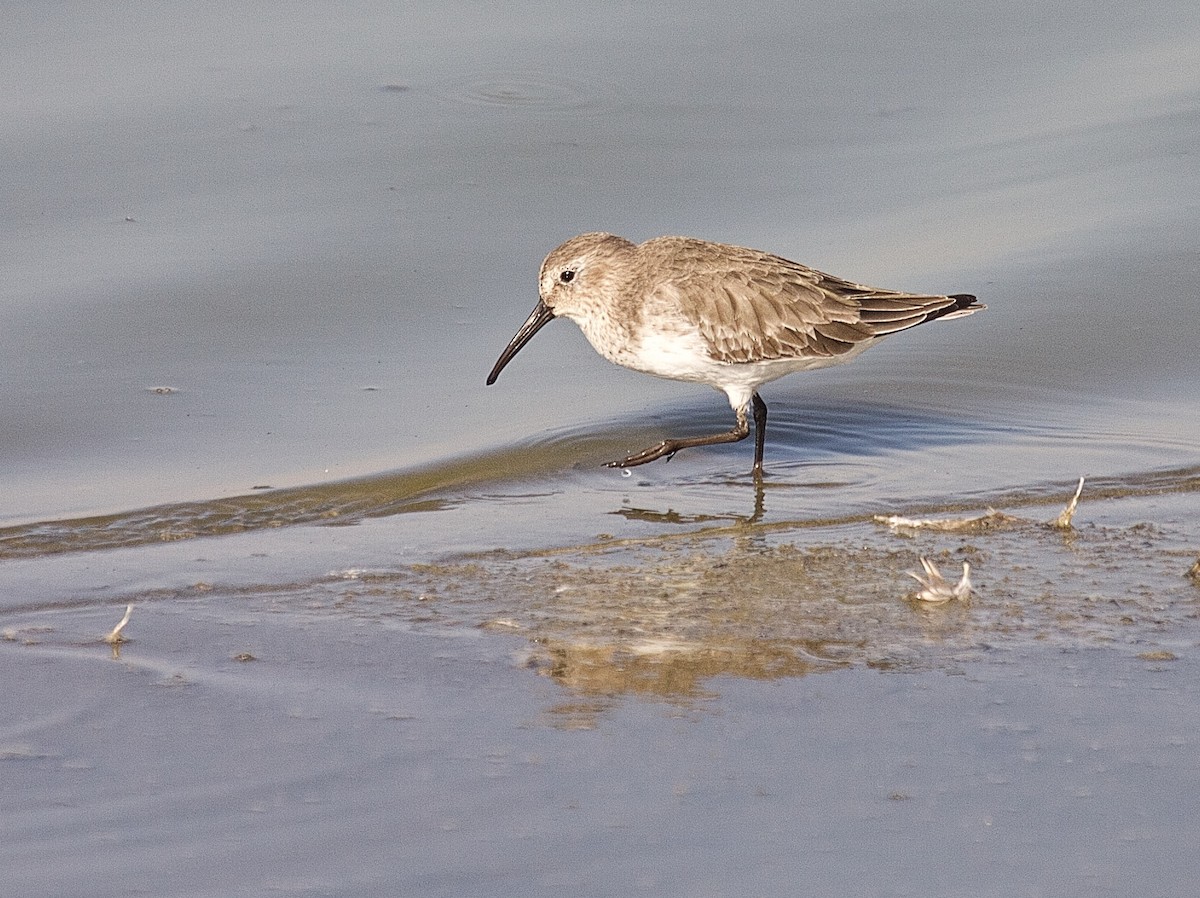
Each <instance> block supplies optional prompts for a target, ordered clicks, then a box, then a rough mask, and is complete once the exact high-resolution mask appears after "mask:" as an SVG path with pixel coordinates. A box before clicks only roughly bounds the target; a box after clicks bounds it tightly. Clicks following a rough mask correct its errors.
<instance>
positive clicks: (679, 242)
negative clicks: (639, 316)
mask: <svg viewBox="0 0 1200 898" xmlns="http://www.w3.org/2000/svg"><path fill="white" fill-rule="evenodd" d="M652 242H653V243H657V242H658V241H652ZM659 249H660V250H661V251H663V252H667V251H669V252H670V254H671V256H672V264H671V265H670V266H669V268H663V267H659V268H658V269H657V270H658V272H659V273H660V274H661V272H662V271H664V270H670V271H672V272H673V276H672V277H670V278H669V280H668V282H666V283H662V284H661V285H660V287H661V289H663V290H667V291H670V292H671V293H672V294H674V296H675V297H676V300H677V302H678V304H679V307H680V310H681V311H682V312H683V313H684V314H685V315H686V316H687V318H688V319H689V320H691V321H692V323H694V324H695V325H696V326H697V327H698V328H699V330H700V334H701V336H702V337H703V338H704V340H705V341H706V342H707V343H708V345H709V347H710V351H711V353H712V356H713V358H715V359H718V360H719V361H723V362H757V361H768V360H772V359H786V358H799V357H805V358H822V357H826V358H827V357H832V356H836V355H841V354H842V353H845V352H849V351H850V350H851V349H853V348H854V347H855V346H856V345H858V344H860V343H862V342H863V341H865V340H870V339H873V338H875V337H880V336H884V335H886V334H891V333H895V332H896V331H900V330H904V329H906V328H909V327H913V326H915V325H918V324H921V323H922V322H924V321H927V320H929V319H930V318H931V317H937V316H938V313H939V312H943V310H947V311H948V310H952V309H953V308H954V307H956V306H957V305H958V303H957V302H956V300H955V299H954V298H952V297H947V296H923V295H914V294H907V293H897V292H893V291H888V290H877V289H875V288H873V287H866V286H863V285H862V284H855V283H852V282H850V281H844V280H842V279H840V278H836V277H832V276H831V275H827V274H824V273H822V272H820V271H815V270H814V269H811V268H808V267H806V266H804V265H800V264H799V263H796V262H791V261H789V260H787V259H783V258H781V257H779V256H772V255H768V254H766V253H760V252H757V251H755V250H751V249H743V248H741V247H734V246H724V245H719V244H711V243H705V242H702V241H687V240H683V239H680V238H670V244H669V245H668V244H667V242H666V241H665V240H664V241H663V246H661V247H660V248H659Z"/></svg>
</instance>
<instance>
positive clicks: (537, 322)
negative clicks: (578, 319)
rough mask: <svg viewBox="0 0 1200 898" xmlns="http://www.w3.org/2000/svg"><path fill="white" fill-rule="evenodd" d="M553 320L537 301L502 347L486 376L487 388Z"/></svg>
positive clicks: (552, 315)
mask: <svg viewBox="0 0 1200 898" xmlns="http://www.w3.org/2000/svg"><path fill="white" fill-rule="evenodd" d="M553 318H554V313H553V312H551V311H550V309H548V308H547V307H546V304H545V303H544V302H542V301H541V300H540V299H539V300H538V304H537V305H536V306H534V307H533V311H532V312H530V313H529V317H528V318H526V319H525V323H524V324H522V325H521V329H520V330H519V331H517V333H516V335H515V336H514V337H513V338H512V339H511V340H509V342H508V345H507V346H505V347H504V352H502V353H500V358H498V359H496V367H494V368H493V369H492V373H491V374H489V375H488V379H487V385H488V386H489V387H490V386H491V385H492V384H494V383H495V382H496V378H497V377H499V376H500V372H501V371H503V370H504V366H505V365H507V364H508V363H509V362H511V361H512V357H513V356H514V355H516V354H517V353H518V352H520V351H521V347H522V346H524V345H525V344H526V343H528V342H529V341H530V340H531V339H533V335H534V334H536V333H537V332H538V331H540V330H541V329H542V327H543V326H544V325H545V324H546V322H547V321H550V320H552V319H553Z"/></svg>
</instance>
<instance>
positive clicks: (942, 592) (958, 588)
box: [905, 558, 971, 605]
mask: <svg viewBox="0 0 1200 898" xmlns="http://www.w3.org/2000/svg"><path fill="white" fill-rule="evenodd" d="M921 567H923V568H925V576H924V577H922V576H921V575H920V574H918V573H916V572H915V571H906V572H905V573H907V574H908V576H910V577H912V578H913V579H914V580H916V581H917V582H918V583H920V584H921V589H920V591H919V592H917V594H916V597H917V598H918V599H920V600H921V601H922V602H928V603H929V604H931V605H944V604H945V603H946V602H949V601H950V600H951V599H958V600H959V601H966V600H967V599H968V598H970V595H971V565H969V564H968V563H967V562H965V561H964V562H963V574H962V579H961V580H959V581H958V584H957V585H955V586H951V585H950V581H949V580H947V579H946V578H945V577H943V576H942V572H941V571H939V570H938V569H937V565H935V564H934V563H933V562H932V561H930V560H929V559H928V558H922V559H921Z"/></svg>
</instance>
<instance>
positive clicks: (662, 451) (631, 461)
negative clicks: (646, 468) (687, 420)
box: [604, 440, 682, 468]
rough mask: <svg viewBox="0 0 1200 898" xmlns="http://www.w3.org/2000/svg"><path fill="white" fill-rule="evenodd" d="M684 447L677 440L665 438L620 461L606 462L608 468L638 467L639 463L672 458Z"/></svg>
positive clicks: (605, 465)
mask: <svg viewBox="0 0 1200 898" xmlns="http://www.w3.org/2000/svg"><path fill="white" fill-rule="evenodd" d="M681 448H682V447H681V446H680V445H679V443H678V441H677V440H663V441H662V442H661V443H655V444H654V445H653V446H648V447H647V448H645V449H643V450H642V451H641V452H636V453H634V454H633V455H631V456H629V457H628V458H623V459H621V460H620V461H608V462H605V463H604V467H606V468H636V467H637V466H638V465H644V464H646V462H651V461H655V460H657V459H660V458H662V457H664V456H666V459H667V461H670V460H671V456H673V455H674V454H675V453H676V452H678V451H679V450H680V449H681Z"/></svg>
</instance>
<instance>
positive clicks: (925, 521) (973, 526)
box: [874, 508, 1014, 533]
mask: <svg viewBox="0 0 1200 898" xmlns="http://www.w3.org/2000/svg"><path fill="white" fill-rule="evenodd" d="M874 520H875V522H876V523H877V524H884V525H886V526H887V527H889V528H890V529H891V530H893V531H901V530H939V531H943V532H946V533H956V532H963V531H968V532H971V531H979V530H989V529H993V528H996V527H1000V526H1001V525H1004V524H1007V523H1011V522H1012V521H1013V520H1014V519H1013V518H1011V517H1009V516H1008V515H1006V514H1004V512H1002V511H996V510H995V509H994V508H989V509H988V510H987V513H986V514H981V515H975V516H974V517H971V518H906V517H904V516H903V515H898V514H890V515H883V514H877V515H875V517H874Z"/></svg>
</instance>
